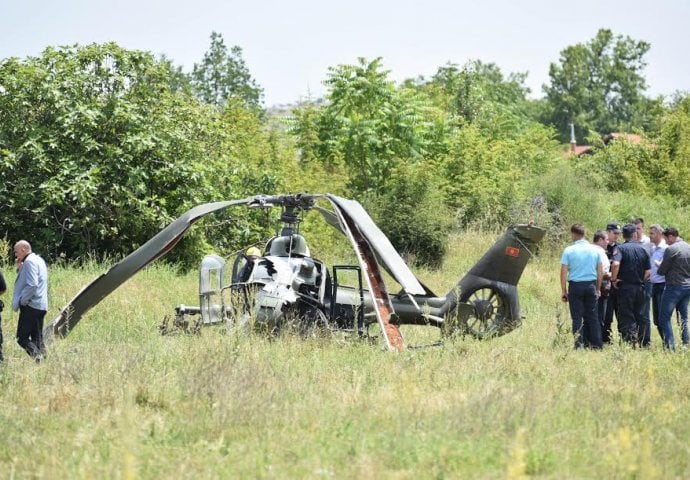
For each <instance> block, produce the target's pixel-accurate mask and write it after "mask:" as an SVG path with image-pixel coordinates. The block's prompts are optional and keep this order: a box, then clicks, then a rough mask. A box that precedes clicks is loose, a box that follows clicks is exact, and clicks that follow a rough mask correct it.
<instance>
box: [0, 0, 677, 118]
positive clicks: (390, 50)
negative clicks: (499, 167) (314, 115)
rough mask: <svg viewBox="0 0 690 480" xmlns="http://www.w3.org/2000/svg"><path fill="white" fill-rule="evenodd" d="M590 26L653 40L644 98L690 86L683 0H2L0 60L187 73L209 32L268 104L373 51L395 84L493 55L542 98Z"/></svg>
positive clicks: (317, 90)
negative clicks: (100, 63)
mask: <svg viewBox="0 0 690 480" xmlns="http://www.w3.org/2000/svg"><path fill="white" fill-rule="evenodd" d="M599 28H610V29H611V30H612V31H613V32H614V34H622V35H628V36H630V37H632V38H634V39H635V40H645V41H647V42H650V43H651V45H652V48H651V50H650V51H649V52H648V54H647V56H646V60H647V68H646V70H645V76H646V78H647V82H648V84H649V90H648V92H647V93H648V94H649V95H658V94H663V95H669V94H671V93H673V92H674V91H676V90H686V91H690V61H689V60H688V59H689V58H690V56H689V54H688V50H689V49H690V0H656V1H642V0H627V1H622V0H580V1H577V2H567V1H564V0H560V1H548V0H523V1H519V0H477V1H466V0H465V1H462V0H455V1H451V0H425V1H424V2H422V1H405V0H396V1H392V0H382V1H376V0H369V1H363V0H349V1H342V0H341V1H338V2H329V1H327V0H320V1H317V0H292V1H290V0H285V1H278V0H263V1H262V0H253V1H252V0H243V1H241V2H240V1H235V0H226V1H221V0H195V1H189V0H187V1H182V0H136V1H135V0H102V1H99V0H43V1H41V0H0V59H4V58H7V57H11V56H15V57H20V58H23V57H26V56H36V55H39V54H40V53H41V51H43V49H44V48H46V47H48V46H58V45H73V44H75V43H79V44H81V45H86V44H90V43H94V42H97V43H102V42H107V41H114V42H117V43H118V44H119V45H120V46H122V47H124V48H128V49H138V50H148V51H151V52H153V53H154V54H165V55H166V56H167V57H168V58H170V59H171V60H173V62H174V63H175V64H177V65H182V66H183V68H184V70H185V71H187V72H189V71H191V68H192V66H193V65H194V63H195V62H196V63H199V62H200V61H201V59H202V57H203V55H204V52H206V50H207V49H208V47H209V43H210V39H209V37H210V35H211V32H212V31H216V32H219V33H221V34H222V35H223V38H224V40H225V43H226V45H227V46H228V47H230V46H232V45H238V46H240V47H241V48H242V50H243V58H244V60H245V62H246V64H247V66H248V68H249V70H250V73H251V75H252V76H253V78H254V79H255V80H256V82H257V83H258V84H259V85H260V86H261V87H262V88H263V89H264V104H265V105H266V106H271V105H275V104H286V103H294V102H296V101H298V100H300V99H304V98H306V97H308V96H311V97H312V98H314V97H318V96H320V95H322V94H323V93H324V91H325V90H324V87H323V85H322V82H323V81H324V80H325V79H326V77H327V71H328V67H329V66H335V65H338V64H352V63H356V61H357V58H358V57H365V58H367V59H370V60H371V59H374V58H375V57H379V56H380V57H383V65H384V67H385V68H386V69H387V70H390V72H391V77H390V78H391V79H393V80H396V81H401V80H403V79H405V78H410V77H417V76H419V75H422V76H424V77H427V78H428V77H430V76H432V75H433V74H434V73H435V72H436V70H437V69H438V68H439V67H440V66H443V65H445V64H446V63H447V62H452V63H455V64H458V65H463V64H464V63H465V62H467V61H468V60H473V59H478V60H481V61H483V62H486V63H488V62H493V63H496V64H497V65H498V66H499V67H500V68H501V70H502V71H503V73H504V74H508V73H510V72H527V73H528V77H527V85H528V86H529V87H530V88H531V89H532V96H533V97H541V96H542V88H541V87H542V85H543V84H544V83H548V80H549V78H548V69H549V64H550V63H552V62H557V61H558V58H559V53H560V52H561V50H563V49H564V48H565V47H567V46H569V45H574V44H576V43H584V42H587V41H588V40H590V39H591V38H593V37H594V35H595V34H596V32H597V30H598V29H599Z"/></svg>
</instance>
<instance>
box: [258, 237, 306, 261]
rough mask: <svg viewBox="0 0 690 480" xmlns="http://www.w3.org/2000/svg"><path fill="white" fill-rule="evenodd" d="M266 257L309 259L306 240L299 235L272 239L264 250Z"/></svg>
mask: <svg viewBox="0 0 690 480" xmlns="http://www.w3.org/2000/svg"><path fill="white" fill-rule="evenodd" d="M265 252H266V253H265V254H266V256H274V257H295V256H299V257H310V256H311V253H310V251H309V247H308V246H307V240H306V239H305V238H304V237H303V236H302V235H300V234H298V233H295V234H292V235H282V236H279V237H273V238H272V239H270V240H269V241H268V243H267V244H266V248H265Z"/></svg>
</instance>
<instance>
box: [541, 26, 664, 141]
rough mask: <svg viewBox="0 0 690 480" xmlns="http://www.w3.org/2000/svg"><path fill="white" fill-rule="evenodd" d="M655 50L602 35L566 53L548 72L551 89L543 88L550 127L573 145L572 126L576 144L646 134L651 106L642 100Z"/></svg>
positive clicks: (627, 39)
mask: <svg viewBox="0 0 690 480" xmlns="http://www.w3.org/2000/svg"><path fill="white" fill-rule="evenodd" d="M650 47H651V45H650V44H649V43H648V42H645V41H638V40H634V39H632V38H630V37H627V36H626V37H623V36H621V35H618V36H614V34H613V33H612V32H611V30H608V29H601V30H599V31H598V32H597V34H596V36H595V37H594V38H593V39H591V40H590V41H589V42H587V43H586V44H577V45H572V46H569V47H567V48H566V49H565V50H563V51H562V52H561V54H560V60H559V63H552V64H551V66H550V67H549V77H550V79H551V83H550V85H545V86H544V91H545V93H546V97H547V100H548V103H549V111H548V113H547V114H546V115H547V121H548V122H549V123H551V124H552V125H553V126H554V127H555V128H556V129H558V131H559V132H560V134H561V139H562V140H563V141H567V140H568V139H569V136H570V134H569V124H570V123H574V124H575V126H576V134H577V136H578V138H586V137H587V136H589V135H591V134H594V133H598V134H600V135H601V134H606V133H610V132H615V131H629V130H630V129H631V128H633V127H637V128H646V127H648V126H650V124H651V123H652V121H653V118H652V117H651V116H650V114H649V111H650V110H654V106H653V103H654V102H658V100H656V101H653V100H649V99H648V98H646V97H645V96H644V92H645V90H646V88H647V83H646V80H645V77H644V76H643V70H644V68H645V67H646V65H647V62H646V60H645V58H644V57H645V55H646V53H647V52H648V51H649V49H650Z"/></svg>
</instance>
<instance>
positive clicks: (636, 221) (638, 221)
mask: <svg viewBox="0 0 690 480" xmlns="http://www.w3.org/2000/svg"><path fill="white" fill-rule="evenodd" d="M632 223H634V224H635V225H640V224H641V225H644V218H642V217H637V218H635V219H634V220H633V222H632Z"/></svg>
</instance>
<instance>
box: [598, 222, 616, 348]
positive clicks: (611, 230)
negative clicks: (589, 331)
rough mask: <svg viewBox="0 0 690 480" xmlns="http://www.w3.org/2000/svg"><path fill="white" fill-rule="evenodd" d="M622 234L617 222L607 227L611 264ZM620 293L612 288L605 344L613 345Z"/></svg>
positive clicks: (608, 253)
mask: <svg viewBox="0 0 690 480" xmlns="http://www.w3.org/2000/svg"><path fill="white" fill-rule="evenodd" d="M620 234H621V227H620V225H618V224H617V223H615V222H611V223H609V224H608V225H606V235H607V236H608V243H607V244H606V256H607V257H608V259H609V264H611V263H612V262H613V257H614V256H615V255H617V254H618V247H619V246H620V243H618V237H620ZM617 294H618V291H617V290H616V289H615V288H612V289H611V290H610V291H609V298H608V301H607V302H606V315H605V316H604V325H603V326H602V327H601V339H602V341H603V342H604V343H611V327H612V325H613V314H614V313H616V309H617V308H618V303H617V300H618V295H617Z"/></svg>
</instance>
